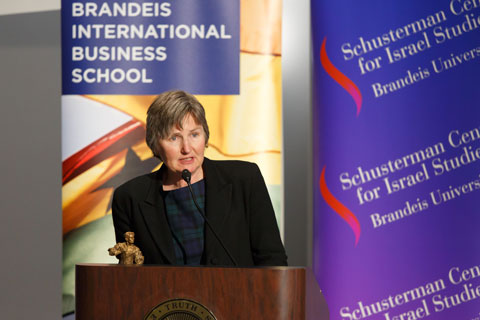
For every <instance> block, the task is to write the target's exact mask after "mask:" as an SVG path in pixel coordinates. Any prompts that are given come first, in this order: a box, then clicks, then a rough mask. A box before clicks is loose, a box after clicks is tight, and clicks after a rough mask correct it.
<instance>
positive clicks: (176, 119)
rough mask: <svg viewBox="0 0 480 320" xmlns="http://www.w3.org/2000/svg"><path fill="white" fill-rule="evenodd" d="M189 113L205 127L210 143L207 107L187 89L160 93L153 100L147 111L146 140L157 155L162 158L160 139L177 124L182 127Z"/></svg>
mask: <svg viewBox="0 0 480 320" xmlns="http://www.w3.org/2000/svg"><path fill="white" fill-rule="evenodd" d="M187 115H190V116H192V117H193V118H194V120H195V122H197V123H198V124H200V125H201V126H202V127H203V131H204V133H205V144H206V143H208V138H209V136H210V132H209V130H208V124H207V119H206V117H205V109H204V108H203V106H202V104H201V103H200V102H199V101H198V100H197V98H195V97H194V96H193V95H191V94H189V93H187V92H185V91H181V90H172V91H166V92H164V93H162V94H160V95H159V96H158V97H157V98H156V99H155V100H154V101H153V103H152V104H151V105H150V107H149V108H148V111H147V133H146V138H145V140H146V142H147V145H148V147H149V148H150V150H152V152H153V155H154V156H155V157H157V158H158V159H160V160H162V158H161V157H160V153H159V141H160V139H166V138H167V137H168V135H169V134H170V132H171V130H172V128H174V127H176V126H178V127H179V128H181V129H182V122H183V120H184V119H185V117H186V116H187Z"/></svg>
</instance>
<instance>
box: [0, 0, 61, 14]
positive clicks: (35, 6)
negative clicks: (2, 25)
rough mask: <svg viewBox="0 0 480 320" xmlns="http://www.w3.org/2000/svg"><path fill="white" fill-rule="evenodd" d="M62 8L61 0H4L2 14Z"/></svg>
mask: <svg viewBox="0 0 480 320" xmlns="http://www.w3.org/2000/svg"><path fill="white" fill-rule="evenodd" d="M50 10H60V0H14V1H9V0H2V1H1V2H0V15H6V14H18V13H31V12H39V11H50Z"/></svg>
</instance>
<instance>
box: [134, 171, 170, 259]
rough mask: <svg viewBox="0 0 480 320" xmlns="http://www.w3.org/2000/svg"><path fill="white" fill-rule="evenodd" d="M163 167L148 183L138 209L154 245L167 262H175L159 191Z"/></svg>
mask: <svg viewBox="0 0 480 320" xmlns="http://www.w3.org/2000/svg"><path fill="white" fill-rule="evenodd" d="M163 167H164V166H162V168H160V170H159V171H157V175H156V177H155V179H154V181H152V183H151V185H150V189H149V191H148V194H147V197H146V198H145V201H144V202H143V203H141V204H140V209H141V212H142V215H143V217H144V219H145V224H146V225H147V228H148V230H149V232H150V234H151V236H152V239H153V241H154V243H155V245H156V246H157V247H158V249H159V250H160V252H161V253H162V255H163V256H164V258H165V259H166V260H167V261H168V263H170V264H175V251H174V247H173V238H172V233H171V231H170V228H169V226H168V221H167V217H166V215H165V206H164V202H163V198H162V195H161V193H160V192H161V191H160V190H161V188H162V180H161V176H162V169H163Z"/></svg>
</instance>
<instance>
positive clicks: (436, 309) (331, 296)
mask: <svg viewBox="0 0 480 320" xmlns="http://www.w3.org/2000/svg"><path fill="white" fill-rule="evenodd" d="M311 4H312V28H313V41H314V42H313V49H314V174H315V186H314V259H313V260H314V262H313V263H314V269H315V274H316V277H317V280H318V281H319V284H320V286H321V288H322V290H323V293H324V295H325V297H326V300H327V303H328V305H329V309H330V314H331V319H349V320H351V319H386V320H400V319H403V320H406V319H410V320H411V319H422V318H429V319H445V320H451V319H462V320H471V319H479V318H480V239H479V237H478V234H479V233H478V229H479V226H480V193H479V191H480V161H479V160H480V102H479V101H480V90H479V89H478V77H479V74H480V65H479V62H480V36H479V35H480V32H479V31H480V3H479V2H478V1H469V0H442V1H433V0H425V1H401V2H385V1H374V0H369V1H362V2H358V1H351V0H340V1H312V2H311Z"/></svg>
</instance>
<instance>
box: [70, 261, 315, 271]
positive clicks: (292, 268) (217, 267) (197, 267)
mask: <svg viewBox="0 0 480 320" xmlns="http://www.w3.org/2000/svg"><path fill="white" fill-rule="evenodd" d="M75 267H80V268H89V267H96V268H98V267H109V268H190V269H262V270H264V269H268V270H283V271H285V270H306V269H310V268H308V267H301V266H291V267H284V266H278V267H277V266H253V267H235V266H175V265H160V264H146V265H121V264H113V263H77V264H76V265H75Z"/></svg>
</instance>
